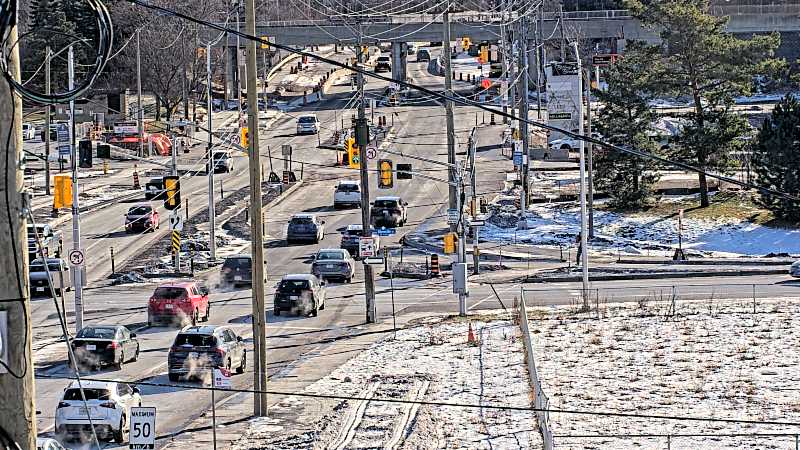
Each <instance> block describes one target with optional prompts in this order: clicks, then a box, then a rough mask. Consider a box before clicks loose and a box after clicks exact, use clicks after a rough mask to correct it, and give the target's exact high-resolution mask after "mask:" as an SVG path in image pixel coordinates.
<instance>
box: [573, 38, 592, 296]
mask: <svg viewBox="0 0 800 450" xmlns="http://www.w3.org/2000/svg"><path fill="white" fill-rule="evenodd" d="M572 48H573V50H574V52H575V60H576V64H578V98H581V97H583V89H582V85H583V72H582V70H583V69H582V68H581V55H580V53H579V52H578V43H577V42H573V43H572ZM583 126H584V124H583V100H582V99H581V101H579V102H578V133H580V134H583V133H584V128H583ZM578 147H579V151H580V178H581V180H580V186H581V194H580V195H581V199H580V200H581V201H580V203H581V271H582V275H583V277H582V287H583V306H584V308H587V309H588V307H589V251H588V250H589V249H588V248H587V246H586V243H587V240H588V229H587V228H588V223H587V222H588V220H587V213H586V154H585V153H586V150H585V147H586V143H585V141H584V140H583V139H581V140H580V144H579V145H578Z"/></svg>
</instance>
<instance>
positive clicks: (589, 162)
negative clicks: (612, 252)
mask: <svg viewBox="0 0 800 450" xmlns="http://www.w3.org/2000/svg"><path fill="white" fill-rule="evenodd" d="M591 85H592V69H591V66H589V68H588V69H586V83H585V84H584V86H585V87H584V92H585V93H586V134H587V135H589V136H591V135H592V96H591V89H590V88H591ZM593 153H594V144H591V143H590V144H589V153H588V154H587V155H586V164H587V165H588V167H589V168H588V174H587V175H588V178H589V180H588V183H589V190H588V197H589V198H588V201H589V238H590V239H593V238H594V158H593Z"/></svg>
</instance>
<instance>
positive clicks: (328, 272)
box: [311, 248, 356, 283]
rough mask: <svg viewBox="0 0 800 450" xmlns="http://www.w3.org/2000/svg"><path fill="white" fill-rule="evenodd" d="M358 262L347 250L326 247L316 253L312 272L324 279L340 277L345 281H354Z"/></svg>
mask: <svg viewBox="0 0 800 450" xmlns="http://www.w3.org/2000/svg"><path fill="white" fill-rule="evenodd" d="M355 267H356V262H355V261H354V260H353V257H352V256H350V253H349V252H348V251H347V250H343V249H341V248H324V249H322V250H320V251H318V252H317V254H316V255H314V262H313V263H311V273H312V274H314V275H316V276H317V278H319V279H322V280H330V279H334V278H336V279H339V280H342V281H344V282H345V283H350V282H352V281H353V276H354V275H355V274H356V269H355Z"/></svg>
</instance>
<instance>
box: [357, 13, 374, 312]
mask: <svg viewBox="0 0 800 450" xmlns="http://www.w3.org/2000/svg"><path fill="white" fill-rule="evenodd" d="M360 5H361V4H360V3H359V6H360ZM358 31H359V32H358V47H357V48H356V58H357V66H358V67H361V63H362V61H363V59H364V54H363V52H362V51H361V46H362V44H363V41H362V37H361V36H362V35H361V23H359V24H358ZM358 96H359V99H358V118H357V119H356V130H355V131H356V145H358V148H359V158H358V159H359V161H358V166H359V173H360V175H361V236H363V237H365V238H366V237H370V238H371V237H372V231H371V230H370V217H369V212H370V211H369V206H370V205H369V172H367V145H368V144H369V126H368V125H367V113H366V108H365V105H364V75H363V74H362V73H361V72H358ZM364 297H365V299H366V302H367V304H366V306H367V323H377V322H378V310H377V307H376V305H375V280H374V279H373V275H372V266H370V265H369V264H366V263H364Z"/></svg>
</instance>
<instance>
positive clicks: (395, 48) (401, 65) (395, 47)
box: [392, 42, 408, 81]
mask: <svg viewBox="0 0 800 450" xmlns="http://www.w3.org/2000/svg"><path fill="white" fill-rule="evenodd" d="M407 62H408V44H406V43H405V42H392V78H394V79H395V80H401V81H406V74H407V73H408V70H407Z"/></svg>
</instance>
